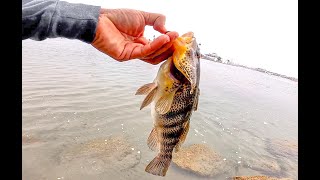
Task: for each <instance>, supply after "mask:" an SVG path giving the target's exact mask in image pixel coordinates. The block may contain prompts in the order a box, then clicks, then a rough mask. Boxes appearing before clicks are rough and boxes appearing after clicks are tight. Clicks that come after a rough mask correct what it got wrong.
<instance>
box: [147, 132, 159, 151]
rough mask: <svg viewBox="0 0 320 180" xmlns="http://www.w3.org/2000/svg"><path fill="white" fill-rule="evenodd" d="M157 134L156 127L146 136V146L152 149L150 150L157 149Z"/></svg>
mask: <svg viewBox="0 0 320 180" xmlns="http://www.w3.org/2000/svg"><path fill="white" fill-rule="evenodd" d="M157 137H158V134H157V131H156V128H153V129H152V131H151V133H150V135H149V137H148V141H147V144H148V147H149V148H150V149H151V150H152V151H156V150H157V149H158V138H157Z"/></svg>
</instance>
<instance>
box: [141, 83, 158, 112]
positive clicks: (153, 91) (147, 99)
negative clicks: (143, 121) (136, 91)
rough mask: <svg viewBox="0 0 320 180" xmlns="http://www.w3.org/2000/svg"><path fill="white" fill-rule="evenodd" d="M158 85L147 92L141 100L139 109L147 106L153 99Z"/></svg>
mask: <svg viewBox="0 0 320 180" xmlns="http://www.w3.org/2000/svg"><path fill="white" fill-rule="evenodd" d="M157 90H158V87H155V88H154V89H153V90H152V91H151V92H149V94H148V95H147V96H146V98H145V99H144V100H143V102H142V104H141V107H140V110H141V109H143V108H144V107H146V106H148V105H149V104H150V103H151V102H152V101H153V99H154V97H155V95H156V93H157Z"/></svg>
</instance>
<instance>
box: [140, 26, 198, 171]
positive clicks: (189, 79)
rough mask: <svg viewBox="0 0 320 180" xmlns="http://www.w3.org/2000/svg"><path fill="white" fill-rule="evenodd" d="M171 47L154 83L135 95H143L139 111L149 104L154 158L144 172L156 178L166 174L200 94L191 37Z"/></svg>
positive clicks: (182, 139)
mask: <svg viewBox="0 0 320 180" xmlns="http://www.w3.org/2000/svg"><path fill="white" fill-rule="evenodd" d="M173 46H174V49H175V50H174V53H173V55H172V56H171V57H169V58H168V59H167V60H166V61H165V62H164V63H163V64H161V66H160V68H159V71H158V74H157V77H156V78H155V80H154V81H153V82H152V83H148V84H145V85H143V86H142V87H140V88H139V89H138V90H137V92H136V95H146V97H145V99H144V101H143V102H142V105H141V107H140V110H141V109H142V108H144V107H146V106H148V105H149V104H151V116H152V118H153V120H154V123H153V124H154V127H153V129H152V131H151V133H150V135H149V137H148V141H147V143H148V146H149V148H150V149H151V150H153V151H158V155H157V156H156V157H155V158H154V159H153V160H152V161H151V162H150V163H149V164H148V165H147V167H146V169H145V171H146V172H148V173H151V174H154V175H158V176H165V175H166V173H167V170H168V168H169V166H170V163H171V159H172V152H173V150H175V152H177V151H178V150H179V148H180V146H181V145H182V143H183V142H184V141H185V139H186V136H187V134H188V131H189V125H190V117H191V114H192V112H193V111H196V110H197V107H198V99H199V93H200V90H199V80H200V49H199V47H198V44H197V42H196V39H195V37H194V34H193V33H192V32H188V33H186V34H184V35H182V36H180V37H178V38H177V39H176V40H175V41H174V42H173Z"/></svg>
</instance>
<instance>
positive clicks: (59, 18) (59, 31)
mask: <svg viewBox="0 0 320 180" xmlns="http://www.w3.org/2000/svg"><path fill="white" fill-rule="evenodd" d="M100 8H101V7H99V6H92V5H85V4H73V3H68V2H64V1H59V0H22V39H23V40H24V39H28V38H30V39H33V40H38V41H41V40H44V39H46V38H56V37H64V38H68V39H79V40H81V41H84V42H86V43H91V42H92V41H93V39H94V37H95V31H96V26H97V23H98V17H99V11H100Z"/></svg>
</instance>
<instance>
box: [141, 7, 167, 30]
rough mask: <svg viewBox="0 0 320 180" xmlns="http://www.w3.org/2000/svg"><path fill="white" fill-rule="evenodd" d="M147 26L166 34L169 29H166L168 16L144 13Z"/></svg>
mask: <svg viewBox="0 0 320 180" xmlns="http://www.w3.org/2000/svg"><path fill="white" fill-rule="evenodd" d="M142 14H143V17H144V19H145V22H146V25H149V26H153V29H154V30H156V31H158V32H160V33H162V34H165V33H166V32H167V29H166V28H165V27H164V25H165V23H166V16H164V15H162V14H158V13H149V12H143V13H142Z"/></svg>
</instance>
